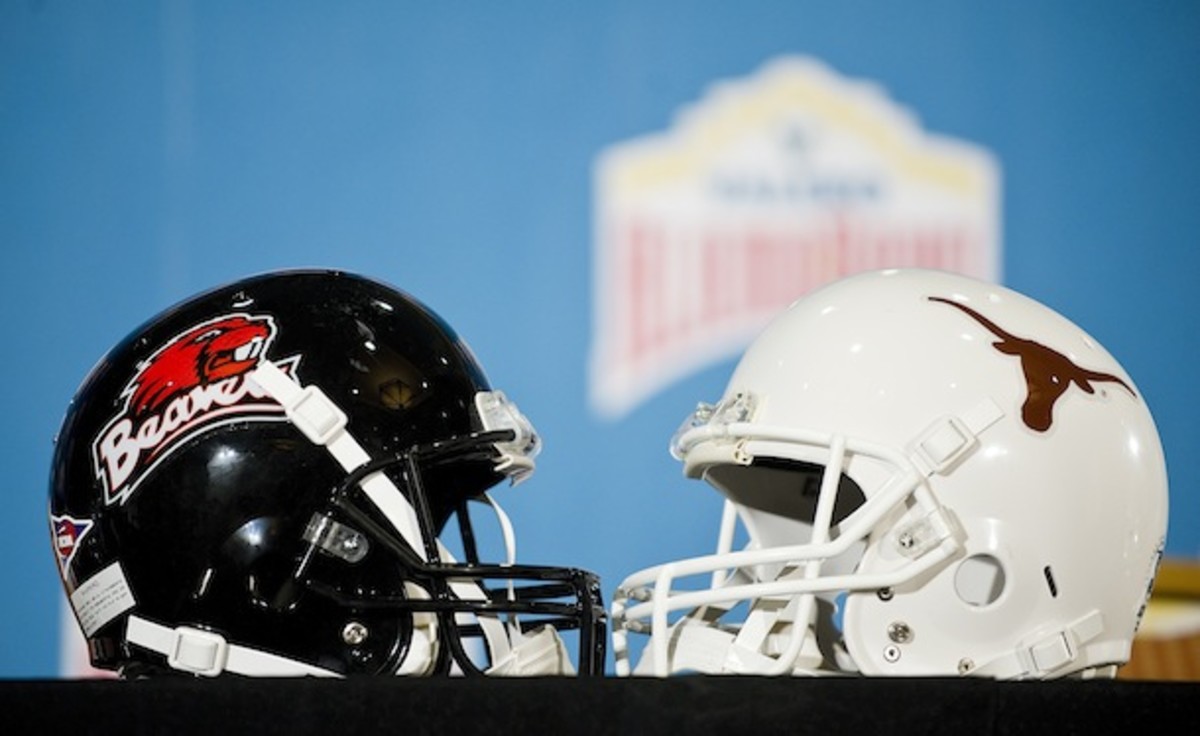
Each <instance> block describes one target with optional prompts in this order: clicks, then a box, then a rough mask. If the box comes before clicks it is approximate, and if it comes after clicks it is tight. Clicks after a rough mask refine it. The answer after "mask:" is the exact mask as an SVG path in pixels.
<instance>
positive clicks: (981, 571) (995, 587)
mask: <svg viewBox="0 0 1200 736" xmlns="http://www.w3.org/2000/svg"><path fill="white" fill-rule="evenodd" d="M1007 577H1008V576H1007V575H1005V573H1004V565H1002V564H1000V560H998V559H996V558H995V557H993V556H992V555H972V556H971V557H968V558H966V559H965V560H963V561H962V562H960V563H958V569H957V570H956V571H955V572H954V590H955V592H956V593H958V598H959V600H961V601H963V602H964V603H966V604H967V605H969V606H975V607H980V608H981V607H983V606H990V605H991V604H993V603H995V602H996V601H997V600H999V598H1000V596H1001V595H1003V594H1004V588H1005V584H1006V582H1007Z"/></svg>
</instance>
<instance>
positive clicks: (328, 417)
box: [126, 360, 572, 677]
mask: <svg viewBox="0 0 1200 736" xmlns="http://www.w3.org/2000/svg"><path fill="white" fill-rule="evenodd" d="M250 378H251V380H253V381H254V382H255V383H257V384H258V385H259V386H260V387H262V389H263V390H264V391H265V392H266V393H267V394H268V395H269V396H270V397H271V398H273V399H275V400H276V401H277V402H279V404H280V405H281V406H282V407H283V408H284V411H285V413H286V414H287V417H288V419H289V420H291V422H292V424H293V425H295V426H296V428H297V429H299V430H300V431H301V432H302V433H303V434H304V436H305V437H307V438H308V439H309V441H310V442H312V443H313V444H315V445H320V446H322V447H324V448H325V449H326V450H327V451H328V452H329V454H330V455H332V456H333V458H334V460H336V461H337V462H338V464H339V465H341V467H342V469H343V470H345V471H346V472H347V473H349V472H351V471H353V470H355V469H356V468H358V467H361V466H362V465H364V464H365V463H367V462H370V460H371V457H370V455H369V454H368V453H367V452H366V450H364V449H363V447H362V445H361V444H360V443H359V442H358V440H356V439H355V438H354V436H353V435H352V434H350V432H349V431H348V430H347V429H346V425H347V417H346V414H345V412H343V411H342V410H341V409H340V408H339V407H338V406H337V404H335V403H334V402H333V401H332V400H331V399H330V398H329V397H328V396H327V395H326V394H325V393H324V392H323V391H321V389H320V388H319V387H317V386H314V385H309V386H300V385H299V384H298V383H297V382H296V381H295V380H294V379H293V378H292V377H291V376H289V375H288V374H287V373H285V372H284V371H283V370H282V369H280V368H279V366H277V365H276V364H275V363H273V362H271V361H269V360H263V361H261V362H260V363H259V364H258V367H257V368H256V369H255V370H254V371H252V372H251V373H250ZM360 486H361V487H362V489H363V492H364V493H365V494H366V496H367V498H369V499H370V500H371V502H372V503H373V504H374V505H375V506H376V507H377V508H378V509H379V511H380V512H381V513H382V514H383V515H384V516H385V517H386V518H387V520H388V522H389V523H390V524H391V525H392V526H393V527H394V528H395V530H396V531H397V532H398V533H399V534H400V536H401V537H402V538H403V539H404V541H405V542H406V543H407V544H408V546H409V547H411V548H412V550H413V552H414V553H416V554H417V555H418V556H419V557H420V558H421V559H422V560H424V561H428V558H427V556H426V554H425V545H424V543H423V542H422V537H421V532H420V525H419V523H418V521H417V514H416V510H415V509H414V508H413V507H412V505H411V504H410V503H409V502H408V499H406V498H405V496H404V494H403V493H402V492H401V491H400V489H399V488H397V487H396V485H395V484H394V483H393V482H392V480H391V479H390V478H389V477H388V476H387V475H386V474H385V473H383V472H382V471H377V472H375V473H371V474H370V475H368V476H366V477H365V478H364V479H363V480H362V481H361V482H360ZM487 500H488V502H489V503H490V504H491V505H492V508H493V509H495V510H496V512H497V516H498V518H499V519H500V520H501V528H502V530H503V533H504V540H505V547H506V548H507V553H508V558H509V563H510V564H512V563H513V561H514V558H515V549H516V542H515V534H514V533H513V529H512V524H511V522H509V521H508V517H507V516H506V515H505V514H504V512H503V511H502V510H501V509H500V507H499V506H498V505H497V504H496V503H495V501H493V500H492V499H491V498H490V497H487ZM434 541H435V542H436V543H437V551H438V555H439V556H440V558H441V560H442V561H443V562H448V563H453V562H455V558H454V556H453V555H452V554H451V553H450V551H449V550H448V549H446V547H445V546H444V545H443V544H442V542H441V540H434ZM509 585H510V591H511V587H512V583H511V581H510V583H509ZM449 586H450V589H451V591H453V593H454V594H455V595H456V596H458V597H459V598H461V599H463V600H473V601H486V600H488V596H487V593H486V592H485V591H484V590H483V589H482V588H480V586H479V585H477V584H475V583H472V582H469V581H465V580H451V581H449ZM407 587H408V588H409V589H410V593H412V594H414V595H418V596H419V595H421V594H422V591H420V590H412V587H413V586H411V585H409V586H407ZM425 595H427V593H425ZM510 595H511V596H514V597H515V594H514V593H511V592H510ZM475 617H476V619H477V622H478V624H479V626H480V629H481V630H482V631H483V633H484V639H485V640H486V642H487V646H488V653H489V655H490V657H491V661H492V662H493V663H494V664H493V666H492V667H491V669H489V670H488V673H489V674H504V675H547V674H569V673H570V672H571V670H572V668H571V664H570V660H569V658H568V657H567V654H566V648H565V646H563V643H562V641H561V639H560V638H559V636H558V632H557V631H555V630H554V629H553V628H552V627H544V628H543V629H542V630H541V631H539V632H537V633H535V634H533V635H528V636H526V635H524V634H521V633H520V627H519V625H516V624H515V623H514V625H512V626H506V625H505V623H504V622H503V621H501V620H500V619H499V618H498V616H497V615H496V614H482V613H481V614H476V615H475ZM414 618H415V620H414V624H415V625H414V630H413V642H412V645H411V646H410V647H409V651H408V654H407V655H406V657H405V660H404V661H403V662H402V663H401V664H400V666H399V668H398V670H397V674H423V673H425V672H427V671H429V669H430V668H431V667H432V665H433V663H434V661H435V659H436V646H435V645H436V628H437V627H436V617H435V616H433V615H432V614H422V613H418V614H416V615H415V617H414ZM128 620H129V623H128V627H127V632H126V639H127V640H128V641H129V642H130V643H133V644H136V645H138V646H141V647H145V648H147V649H150V650H152V651H156V652H159V653H160V654H163V655H165V656H166V657H167V662H168V664H170V665H171V667H173V668H175V669H180V670H184V671H186V672H191V673H193V674H197V675H205V676H215V675H218V674H220V673H221V672H223V671H228V672H235V673H238V674H245V675H261V676H303V675H315V676H334V677H336V676H339V675H338V674H337V673H335V672H331V671H329V670H325V669H322V668H318V667H312V666H310V665H306V664H304V663H303V662H299V661H297V660H294V659H290V658H287V657H282V656H279V655H276V654H271V653H269V652H265V651H262V650H259V649H255V648H253V647H246V646H242V645H239V644H231V643H229V642H227V641H226V640H225V638H224V637H222V636H220V635H219V634H216V633H214V632H210V631H204V630H202V629H196V628H192V627H187V626H179V627H176V628H170V627H169V626H165V625H163V624H160V623H156V622H153V621H150V620H148V619H146V618H143V617H141V616H137V615H130V616H129V619H128Z"/></svg>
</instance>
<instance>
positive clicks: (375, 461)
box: [49, 270, 605, 677]
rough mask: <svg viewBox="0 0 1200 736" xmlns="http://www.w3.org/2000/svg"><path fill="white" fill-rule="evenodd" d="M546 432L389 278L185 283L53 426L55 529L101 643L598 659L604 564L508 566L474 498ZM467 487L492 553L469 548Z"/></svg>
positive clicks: (319, 661)
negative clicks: (174, 301)
mask: <svg viewBox="0 0 1200 736" xmlns="http://www.w3.org/2000/svg"><path fill="white" fill-rule="evenodd" d="M538 448H539V440H538V437H537V435H536V433H535V432H534V430H533V427H532V425H531V424H530V423H529V422H528V421H527V420H526V418H525V417H524V416H523V415H522V414H521V413H520V412H519V411H518V410H517V408H516V407H515V405H514V404H512V403H511V402H509V401H508V400H507V399H506V398H505V396H504V394H503V393H501V392H499V391H495V390H493V389H492V388H491V387H490V385H489V383H488V381H487V378H486V377H485V376H484V373H483V370H482V369H481V368H480V366H479V364H478V363H477V362H476V360H475V358H474V357H473V356H472V354H471V352H470V350H469V348H468V347H467V346H466V344H465V343H463V342H462V341H461V340H460V339H459V338H458V337H457V336H456V335H455V333H454V331H453V330H452V329H451V328H450V327H449V326H448V325H447V324H446V323H445V322H444V321H442V320H441V319H440V318H439V317H438V316H437V315H436V314H434V313H433V312H432V311H430V310H429V309H428V308H426V307H425V306H423V305H422V304H420V303H418V302H417V301H416V300H414V299H413V298H412V297H411V296H409V295H407V294H404V293H402V292H400V291H397V290H396V289H394V288H392V287H390V286H387V285H385V284H382V283H379V282H377V281H373V280H370V279H367V278H364V277H361V276H357V275H352V274H348V273H343V272H337V271H318V270H304V271H283V272H275V273H269V274H265V275H260V276H255V277H251V278H247V279H244V280H241V281H238V282H235V283H233V284H230V285H227V286H223V287H220V288H217V289H214V290H211V291H208V292H206V293H203V294H200V295H197V296H195V297H193V298H190V299H187V300H185V301H184V302H182V303H180V304H178V305H176V306H174V307H172V308H170V309H167V310H166V311H165V312H163V313H162V314H160V315H158V316H156V317H154V318H153V319H151V320H150V321H148V322H146V323H145V324H143V325H142V326H141V327H139V328H137V329H136V330H135V331H134V332H133V333H132V334H130V335H129V336H128V337H127V338H125V339H124V340H123V341H122V342H121V343H119V344H118V345H117V346H116V347H114V348H113V349H112V350H111V351H110V352H109V353H108V355H106V356H105V357H104V358H103V359H102V360H101V361H100V362H99V364H98V365H97V366H96V367H95V368H94V369H93V370H92V371H91V373H90V374H89V375H88V376H87V378H86V379H85V380H84V382H83V384H82V386H81V387H80V389H79V391H78V393H77V395H76V396H75V398H74V400H73V401H72V403H71V404H70V406H69V408H68V410H67V413H66V418H65V420H64V422H63V425H62V429H61V431H60V433H59V435H58V438H57V440H56V447H55V451H54V460H53V467H52V470H51V478H50V508H49V514H50V525H51V537H52V540H53V544H54V549H55V554H56V556H57V559H58V563H59V570H60V572H61V574H62V580H63V584H64V587H65V589H66V592H67V594H68V597H69V598H70V601H71V606H72V608H73V610H74V612H75V615H76V617H77V619H78V620H79V624H80V627H81V628H82V630H83V632H84V635H85V636H86V638H87V641H88V647H89V652H90V656H91V660H92V663H93V665H94V666H96V667H99V668H103V669H114V670H117V671H119V672H120V673H121V674H122V675H123V676H125V677H140V676H148V675H153V674H157V673H166V672H183V673H191V674H195V675H218V674H221V673H223V672H231V673H236V674H242V675H271V676H280V675H305V674H311V675H351V674H400V675H430V674H451V673H458V672H462V673H465V674H477V673H486V674H508V675H546V674H571V673H575V672H578V673H579V674H601V673H602V671H603V666H604V645H605V630H604V629H605V613H604V607H603V604H602V603H601V600H600V592H599V591H600V586H599V584H598V580H597V578H596V577H595V576H594V575H592V574H591V573H588V572H586V571H583V570H578V569H571V568H561V567H541V566H530V565H519V564H515V561H514V560H513V559H512V557H513V554H512V550H513V548H514V547H513V543H512V534H511V525H510V524H509V523H508V520H507V517H506V516H505V515H504V514H503V512H502V511H500V509H499V507H498V506H495V504H494V502H493V501H492V500H491V498H490V496H489V495H488V494H487V491H488V489H489V488H491V487H492V486H494V485H496V484H497V483H499V482H500V481H502V480H505V479H511V480H512V481H513V482H517V481H519V480H521V479H523V478H524V477H525V476H527V475H528V474H529V473H530V472H532V470H533V465H534V460H533V458H534V455H535V454H536V452H537V450H538ZM477 502H481V503H483V504H487V505H490V506H492V507H493V509H494V511H495V513H496V514H497V518H498V519H499V521H500V525H499V528H500V529H501V531H502V532H503V538H504V539H505V541H506V546H507V548H508V551H509V554H508V557H509V559H508V560H506V561H505V562H503V563H499V564H485V563H483V562H481V561H480V560H479V555H478V552H477V542H476V537H475V535H474V533H473V531H472V526H471V523H470V515H469V514H468V513H467V507H468V504H471V505H472V506H473V507H475V508H480V507H479V505H478V503H477ZM452 522H453V523H452ZM452 527H457V529H458V531H459V532H460V534H459V535H453V534H450V533H449V532H448V533H447V537H448V538H449V537H451V536H454V537H456V540H455V541H454V542H453V544H454V545H455V551H457V553H458V554H459V555H461V556H462V559H461V560H460V559H457V558H456V554H455V551H452V550H451V549H450V548H449V547H448V546H447V545H449V544H450V541H449V540H447V541H446V542H445V543H444V542H443V540H442V539H440V538H439V537H440V535H442V532H443V531H444V530H449V529H450V528H452ZM457 537H461V540H460V541H459V540H457ZM560 632H564V633H567V632H569V633H567V639H568V640H573V641H575V642H577V644H578V650H579V651H578V655H577V656H576V657H575V662H574V663H573V662H572V658H571V656H570V654H569V653H568V651H567V646H566V644H565V643H564V639H563V637H562V636H560Z"/></svg>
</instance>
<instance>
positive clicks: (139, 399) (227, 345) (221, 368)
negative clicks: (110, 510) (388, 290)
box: [92, 313, 300, 505]
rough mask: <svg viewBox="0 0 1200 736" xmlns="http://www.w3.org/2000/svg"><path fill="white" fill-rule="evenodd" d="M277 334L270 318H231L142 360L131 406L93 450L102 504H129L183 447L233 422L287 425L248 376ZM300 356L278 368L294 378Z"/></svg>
mask: <svg viewBox="0 0 1200 736" xmlns="http://www.w3.org/2000/svg"><path fill="white" fill-rule="evenodd" d="M275 335H276V327H275V320H274V319H273V318H272V317H270V316H268V315H251V314H246V313H231V314H226V315H222V316H220V317H217V318H215V319H211V320H208V321H206V322H203V323H200V324H197V325H194V326H192V327H190V328H188V329H187V330H184V331H183V332H180V333H179V334H177V335H175V336H174V337H172V338H171V339H170V340H168V341H167V342H166V343H165V344H163V346H162V347H160V348H159V349H158V350H156V351H155V352H154V353H153V354H152V355H151V356H150V357H149V358H147V359H146V360H144V361H142V362H141V363H140V364H139V365H138V367H137V372H136V373H135V374H134V375H133V377H132V378H131V379H130V380H129V383H128V384H126V386H125V388H124V390H123V391H122V392H121V396H123V397H124V398H125V403H124V406H123V407H122V409H121V410H120V412H118V413H117V415H116V416H114V417H113V418H112V419H111V420H109V422H108V423H107V424H106V425H105V427H104V429H103V431H101V432H100V434H99V435H98V436H97V437H96V439H95V440H94V441H93V443H92V463H93V469H94V470H95V473H96V477H97V478H98V479H99V480H100V482H101V483H102V484H103V486H104V502H105V504H108V505H112V504H117V503H124V502H125V501H126V500H127V499H128V498H129V496H130V494H132V493H133V492H134V491H135V490H137V487H138V485H139V484H140V483H141V482H142V480H143V479H144V478H145V477H146V476H147V475H149V474H150V472H151V471H153V470H154V468H155V467H157V466H158V465H159V463H161V462H162V461H163V460H165V459H166V458H167V457H169V456H170V455H171V453H172V452H174V451H175V450H176V449H178V448H179V447H180V446H182V445H183V443H184V442H186V441H187V440H189V439H191V438H192V437H195V436H197V435H198V434H201V433H203V432H208V431H211V430H213V429H215V428H216V427H219V426H221V425H224V424H228V423H230V422H233V421H246V420H261V421H281V420H283V419H284V418H285V416H284V413H283V407H282V406H280V405H279V403H278V402H276V401H275V400H274V399H272V398H271V397H270V396H268V395H267V393H266V392H265V391H264V390H263V389H262V388H261V387H260V386H259V385H258V384H257V383H255V382H254V381H251V380H249V374H250V372H251V371H253V370H254V369H255V368H256V367H257V366H258V363H259V361H260V360H262V359H263V358H264V357H265V356H266V355H267V351H268V350H269V348H270V346H271V343H272V342H273V341H274V339H275ZM299 359H300V357H299V356H292V357H290V358H286V359H283V360H277V361H275V362H276V364H277V365H278V366H279V367H280V368H281V369H282V370H284V371H285V372H288V373H294V370H295V365H296V363H297V362H298V361H299Z"/></svg>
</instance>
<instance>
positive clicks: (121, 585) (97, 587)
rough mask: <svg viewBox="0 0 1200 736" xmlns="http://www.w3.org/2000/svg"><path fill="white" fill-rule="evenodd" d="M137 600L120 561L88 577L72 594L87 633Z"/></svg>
mask: <svg viewBox="0 0 1200 736" xmlns="http://www.w3.org/2000/svg"><path fill="white" fill-rule="evenodd" d="M136 604H137V603H136V601H134V599H133V591H132V590H130V589H129V583H128V581H126V580H125V572H124V571H123V570H122V569H121V563H119V562H114V563H112V564H111V565H109V566H108V567H106V568H104V569H103V570H101V571H100V572H98V573H96V574H95V575H93V576H92V577H90V578H88V580H87V582H85V583H84V584H83V585H80V586H79V587H78V588H76V589H75V592H74V593H72V594H71V606H72V607H73V608H74V609H75V615H76V617H78V618H79V626H80V628H82V629H83V633H84V634H85V635H86V636H92V635H93V634H95V633H96V632H97V631H99V630H100V629H102V628H103V627H104V626H105V624H107V623H108V622H110V621H112V620H113V619H115V618H116V617H117V616H120V615H121V614H122V613H125V612H126V611H128V610H129V609H131V608H133V607H134V606H135V605H136Z"/></svg>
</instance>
